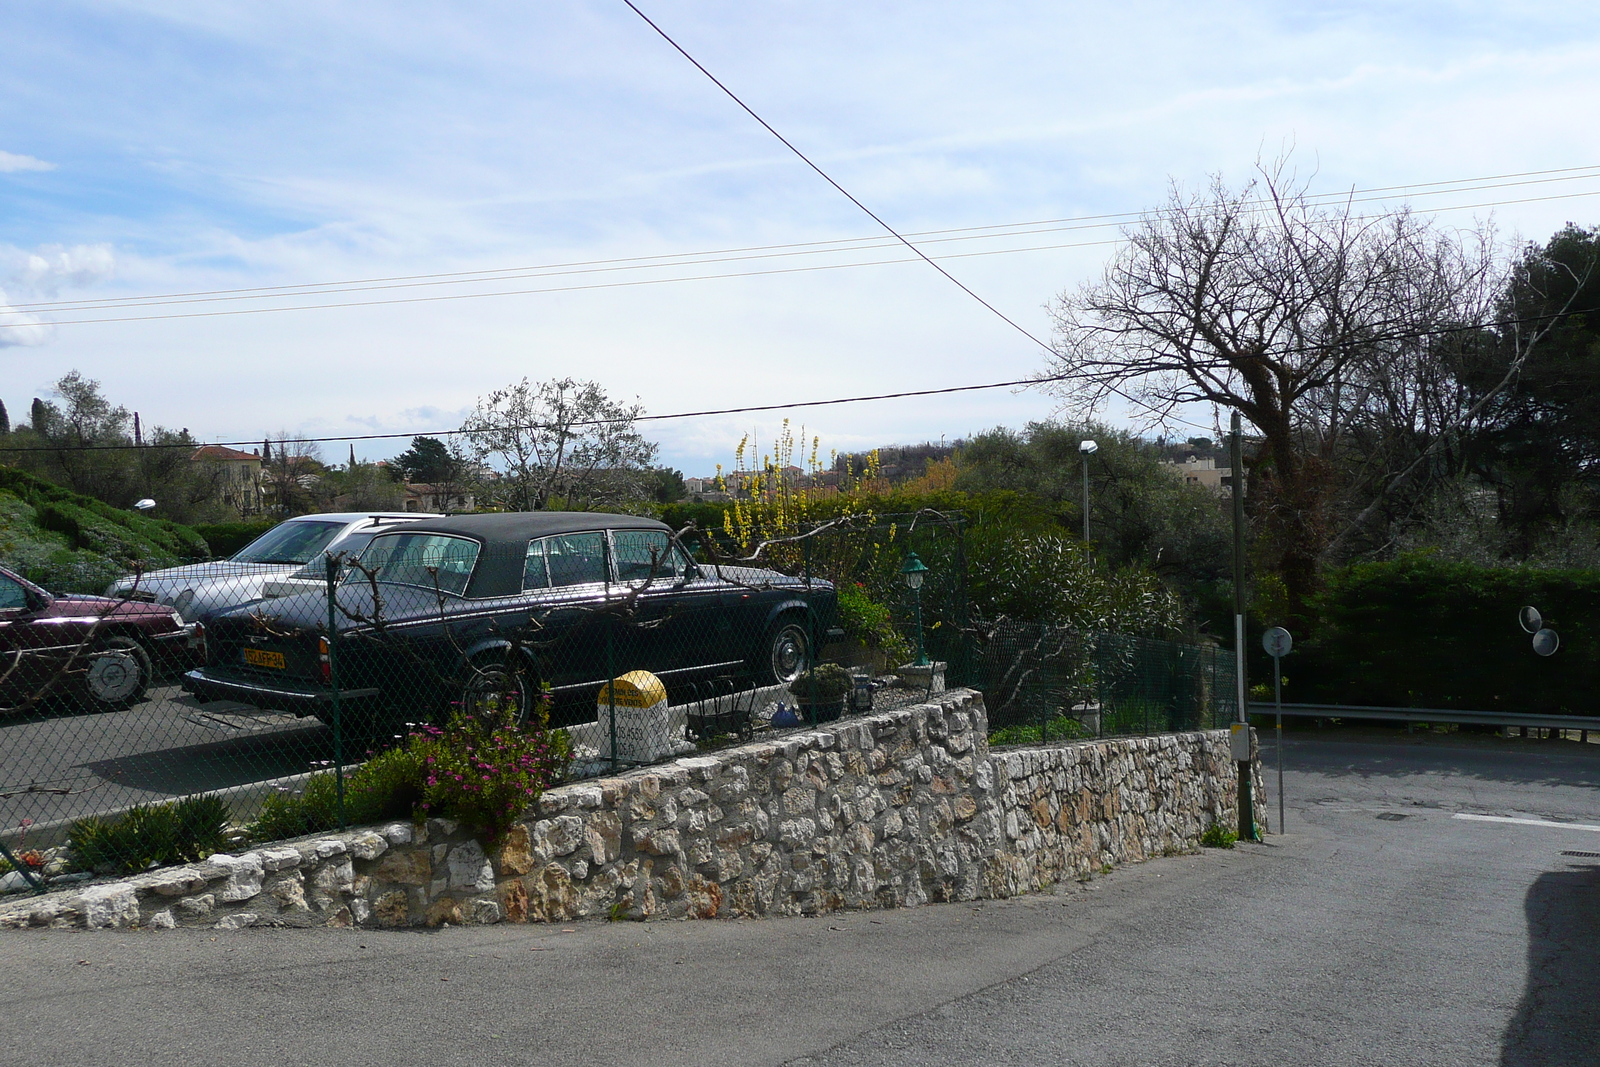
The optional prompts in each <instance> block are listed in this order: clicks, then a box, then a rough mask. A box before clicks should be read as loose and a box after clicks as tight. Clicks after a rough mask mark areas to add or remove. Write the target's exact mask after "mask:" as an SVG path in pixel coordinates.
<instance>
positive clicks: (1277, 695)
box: [1272, 656, 1284, 834]
mask: <svg viewBox="0 0 1600 1067" xmlns="http://www.w3.org/2000/svg"><path fill="white" fill-rule="evenodd" d="M1272 703H1273V706H1274V707H1275V708H1276V709H1277V712H1278V724H1277V731H1278V833H1280V834H1281V833H1283V826H1284V823H1283V659H1282V657H1279V656H1273V657H1272Z"/></svg>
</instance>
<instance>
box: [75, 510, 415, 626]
mask: <svg viewBox="0 0 1600 1067" xmlns="http://www.w3.org/2000/svg"><path fill="white" fill-rule="evenodd" d="M438 517H439V516H437V515H427V514H422V513H419V512H379V513H376V514H373V513H358V512H341V513H337V514H330V515H300V516H298V517H296V518H293V519H286V520H285V521H283V522H280V523H279V524H278V525H276V526H274V527H273V528H272V529H270V530H268V531H267V532H266V533H264V534H262V535H261V536H260V537H258V538H256V539H255V540H254V541H252V542H250V543H249V544H248V545H246V546H245V547H244V548H242V549H240V550H239V551H238V552H236V553H234V554H233V556H231V557H230V558H228V559H223V560H212V561H209V562H206V563H191V564H189V565H187V566H183V567H168V568H166V569H165V570H159V571H151V572H149V573H148V574H142V575H132V574H129V575H125V576H123V577H121V578H118V579H117V580H116V581H114V582H112V583H111V585H110V586H108V587H107V588H106V596H109V597H119V598H122V597H126V598H129V599H133V600H143V601H150V602H153V603H158V604H168V605H171V606H172V607H174V608H176V609H177V610H178V611H179V612H180V613H181V614H182V615H183V617H184V618H186V619H205V618H206V617H208V616H210V615H212V614H214V613H216V612H218V611H226V610H227V609H229V608H236V607H239V606H240V605H241V604H248V603H251V602H252V601H256V600H260V599H261V598H262V597H263V596H266V595H267V593H266V591H265V589H264V586H265V585H266V583H267V582H269V581H272V580H273V579H280V578H284V577H287V576H289V575H291V574H294V573H295V572H296V571H299V570H300V569H301V568H303V567H305V566H307V564H310V563H312V562H313V561H315V560H317V559H318V558H320V557H321V556H322V554H323V553H324V552H326V551H333V552H338V551H340V550H341V549H340V545H341V544H343V543H344V542H345V541H347V540H348V539H349V538H351V537H355V536H357V535H361V536H360V539H359V540H358V541H357V542H355V543H353V545H352V547H356V548H365V547H366V542H367V541H370V540H371V539H372V534H373V533H376V532H377V531H379V530H383V529H388V528H390V527H393V526H395V525H396V524H398V523H406V522H415V521H416V520H418V519H429V518H438Z"/></svg>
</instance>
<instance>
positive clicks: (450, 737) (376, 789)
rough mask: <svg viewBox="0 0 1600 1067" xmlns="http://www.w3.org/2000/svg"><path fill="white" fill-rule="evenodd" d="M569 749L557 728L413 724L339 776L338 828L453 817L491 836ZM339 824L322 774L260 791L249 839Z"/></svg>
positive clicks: (533, 795) (553, 777) (557, 772)
mask: <svg viewBox="0 0 1600 1067" xmlns="http://www.w3.org/2000/svg"><path fill="white" fill-rule="evenodd" d="M570 762H571V745H570V742H569V740H568V737H567V733H566V731H565V730H551V731H547V730H543V729H525V728H523V727H520V726H515V725H513V724H512V723H511V722H510V721H509V720H507V721H501V722H498V723H490V724H484V723H482V722H480V721H478V720H476V719H471V718H468V717H465V716H461V715H457V716H455V717H453V718H452V719H451V721H450V724H449V725H448V726H447V727H444V728H440V727H437V726H420V727H418V728H416V730H414V731H413V732H412V733H411V735H410V736H409V737H408V738H407V739H406V742H405V744H403V745H400V746H397V747H395V748H392V749H388V750H387V751H384V752H380V753H378V754H377V755H375V756H373V757H372V758H371V759H369V760H367V762H366V763H363V764H362V765H361V766H360V767H358V768H356V769H355V770H354V771H352V772H351V773H350V774H349V776H348V777H346V779H345V786H344V821H345V824H346V825H347V826H359V825H361V824H363V823H374V822H382V821H383V820H385V819H409V818H413V817H415V816H417V815H421V816H439V817H442V818H448V819H455V820H457V821H459V822H460V823H462V825H463V826H465V827H466V828H467V829H468V831H469V832H471V833H475V834H479V835H481V836H483V837H485V838H486V839H488V840H491V841H492V840H494V839H496V838H498V837H499V836H500V835H501V834H503V833H504V832H505V831H506V829H508V828H509V827H510V825H511V824H512V823H513V822H515V821H516V819H517V817H518V816H519V815H521V814H522V812H523V811H525V810H526V809H527V807H528V806H529V805H530V804H532V803H533V802H534V801H536V800H538V799H539V794H540V793H542V792H543V791H544V789H545V787H546V786H548V785H550V784H551V783H553V782H556V781H559V780H560V779H561V778H563V777H565V775H566V772H567V766H568V764H569V763H570ZM338 825H339V799H338V781H337V779H336V778H335V776H334V773H333V772H332V771H323V772H320V773H318V774H314V775H312V776H311V777H310V778H307V779H306V783H305V786H304V788H303V789H302V790H301V791H300V792H298V793H295V792H289V791H283V792H278V793H273V794H270V795H269V796H268V797H267V798H266V801H265V802H264V803H263V804H262V807H261V811H260V813H259V814H258V815H257V816H256V820H255V822H253V823H251V824H250V828H249V833H250V839H251V840H252V841H255V842H258V843H259V842H266V841H281V840H285V839H287V838H293V837H304V836H306V835H308V834H318V833H324V832H326V831H328V830H332V829H335V828H337V827H338Z"/></svg>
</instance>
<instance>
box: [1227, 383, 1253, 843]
mask: <svg viewBox="0 0 1600 1067" xmlns="http://www.w3.org/2000/svg"><path fill="white" fill-rule="evenodd" d="M1228 464H1229V466H1230V467H1231V468H1232V469H1231V471H1230V472H1229V473H1230V476H1231V481H1232V483H1233V655H1234V665H1233V670H1234V691H1235V698H1236V699H1237V700H1238V702H1239V704H1238V706H1239V721H1240V722H1242V723H1244V724H1245V726H1246V728H1247V729H1248V728H1249V723H1250V712H1249V708H1250V677H1249V674H1248V672H1247V670H1246V665H1245V652H1244V638H1245V625H1244V613H1245V595H1244V566H1245V564H1244V448H1243V444H1242V441H1241V439H1240V429H1239V413H1238V412H1237V411H1235V412H1234V413H1233V420H1232V423H1231V425H1230V426H1229V433H1228ZM1250 772H1251V762H1250V761H1249V760H1240V761H1239V765H1238V777H1239V839H1240V840H1241V841H1250V840H1254V839H1255V836H1256V820H1255V808H1254V803H1253V801H1254V797H1253V796H1252V788H1251V787H1252V783H1251V773H1250Z"/></svg>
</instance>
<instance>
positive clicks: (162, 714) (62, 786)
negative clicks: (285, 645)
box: [0, 684, 333, 831]
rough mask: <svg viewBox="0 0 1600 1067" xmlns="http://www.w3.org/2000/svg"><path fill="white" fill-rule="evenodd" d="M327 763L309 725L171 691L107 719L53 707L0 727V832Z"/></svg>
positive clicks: (322, 735)
mask: <svg viewBox="0 0 1600 1067" xmlns="http://www.w3.org/2000/svg"><path fill="white" fill-rule="evenodd" d="M332 757H333V735H332V731H330V730H329V729H328V728H327V727H325V726H323V725H322V724H321V723H320V722H318V721H317V720H315V719H297V718H295V717H294V716H292V715H282V714H279V713H277V712H266V711H260V710H258V709H256V708H251V707H248V706H246V705H243V704H233V703H231V702H227V701H212V702H211V703H209V704H201V703H199V702H198V701H196V700H194V699H193V698H192V697H189V696H187V695H186V694H185V693H184V692H183V691H182V690H181V689H179V688H178V687H177V686H176V685H171V684H167V685H160V686H156V687H153V688H152V689H151V690H150V696H149V698H148V699H147V700H144V701H141V702H140V703H139V704H136V705H134V706H133V707H131V708H126V709H123V710H121V711H111V712H83V711H75V710H72V709H68V708H59V707H52V708H50V709H47V710H42V711H40V712H38V713H35V714H32V715H28V716H25V717H22V718H19V719H13V720H4V721H3V725H0V829H3V830H4V831H14V830H15V829H16V827H17V825H18V824H19V823H20V822H21V821H22V820H23V819H31V820H33V822H34V823H36V824H46V823H52V822H60V821H62V820H68V819H76V818H81V817H83V816H85V815H90V814H94V813H96V812H104V811H119V810H121V809H123V808H126V807H128V806H129V805H132V804H149V803H156V802H160V801H163V800H168V799H170V798H172V797H175V796H183V795H185V794H187V793H199V792H209V791H214V790H223V789H230V788H233V787H235V786H240V785H246V784H249V783H254V782H261V781H266V780H269V779H273V778H281V777H284V776H287V775H292V774H300V773H302V772H304V771H306V770H308V769H309V768H310V765H311V763H312V762H313V761H316V760H326V759H331V758H332Z"/></svg>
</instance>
